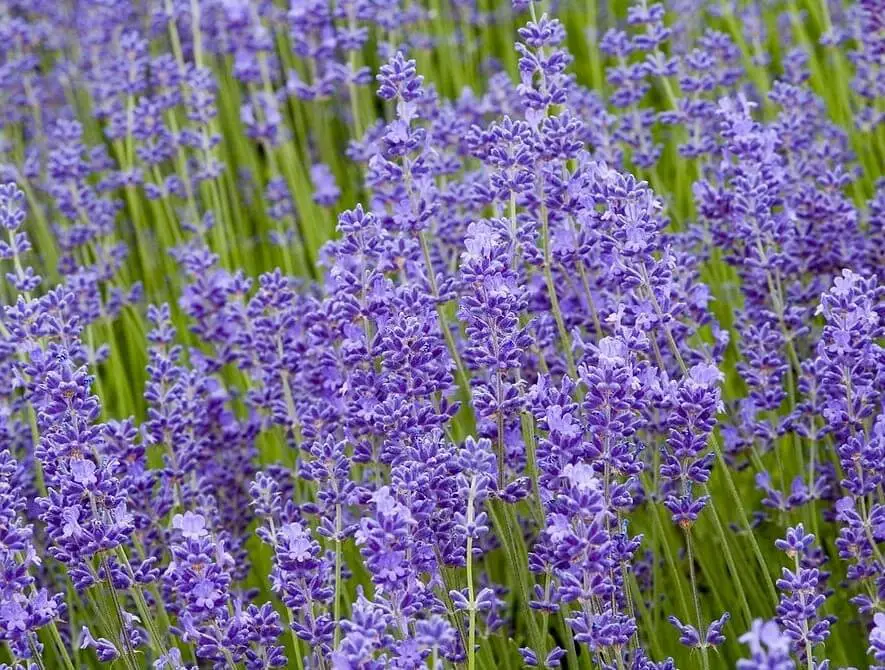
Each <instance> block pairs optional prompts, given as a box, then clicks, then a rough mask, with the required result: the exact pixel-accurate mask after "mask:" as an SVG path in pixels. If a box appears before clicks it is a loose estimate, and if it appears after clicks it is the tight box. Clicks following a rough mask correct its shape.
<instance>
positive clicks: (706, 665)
mask: <svg viewBox="0 0 885 670" xmlns="http://www.w3.org/2000/svg"><path fill="white" fill-rule="evenodd" d="M685 546H686V549H687V551H688V574H689V576H690V577H691V595H692V598H693V599H694V612H695V617H696V620H697V628H698V634H699V635H700V636H701V638H702V639H701V659H702V660H703V663H704V670H710V657H709V654H708V652H707V643H706V641H705V640H704V639H703V635H704V624H703V619H701V602H700V600H699V599H698V580H697V576H696V575H695V569H694V552H693V551H692V542H691V528H686V529H685Z"/></svg>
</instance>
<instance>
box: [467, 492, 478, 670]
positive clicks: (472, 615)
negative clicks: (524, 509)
mask: <svg viewBox="0 0 885 670" xmlns="http://www.w3.org/2000/svg"><path fill="white" fill-rule="evenodd" d="M475 497H476V475H473V476H472V477H471V478H470V488H469V489H468V491H467V556H466V557H465V560H466V562H467V601H468V602H469V603H470V609H469V610H468V612H467V670H474V669H475V668H476V602H475V600H474V599H475V597H476V594H475V590H474V587H473V521H474V518H475V517H474V515H475V510H474V507H473V501H474V498H475Z"/></svg>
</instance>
